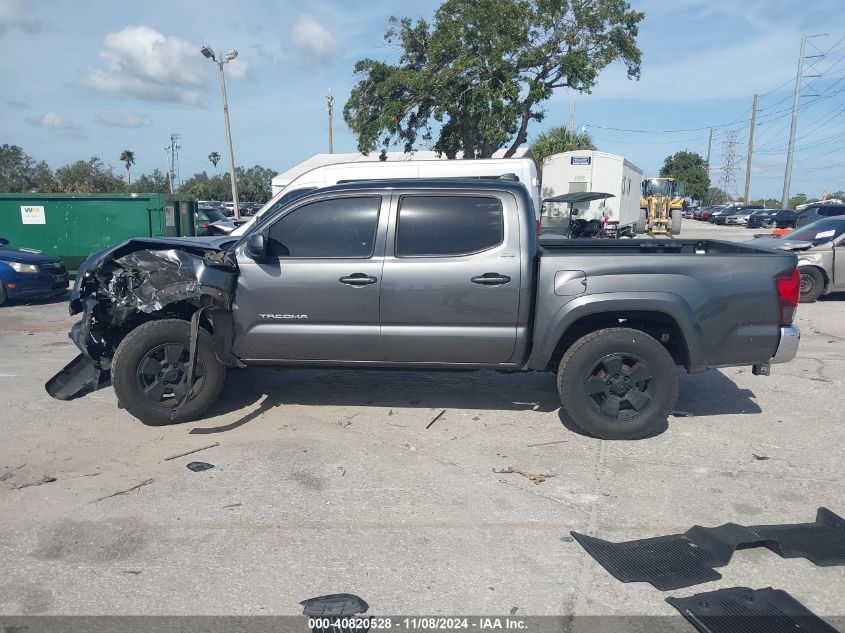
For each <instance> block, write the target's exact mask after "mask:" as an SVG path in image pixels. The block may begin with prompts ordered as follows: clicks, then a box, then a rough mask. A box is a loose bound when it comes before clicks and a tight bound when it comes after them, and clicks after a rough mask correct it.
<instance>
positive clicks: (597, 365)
mask: <svg viewBox="0 0 845 633" xmlns="http://www.w3.org/2000/svg"><path fill="white" fill-rule="evenodd" d="M557 388H558V394H559V395H560V400H561V403H562V404H563V410H564V413H565V414H566V415H568V416H569V418H570V419H571V420H572V421H573V422H574V423H575V424H576V425H578V426H579V427H580V428H581V429H583V430H584V431H586V432H587V433H589V434H590V435H593V436H595V437H599V438H601V439H606V440H632V439H637V438H641V437H644V436H647V435H650V434H652V433H654V432H655V431H656V430H657V429H658V428H659V427H660V425H661V424H663V423H664V422H665V421H666V418H667V417H668V416H669V414H670V413H671V412H672V408H673V407H674V406H675V401H676V400H677V398H678V376H677V374H676V373H675V362H674V361H673V360H672V356H671V355H670V354H669V352H667V351H666V349H665V348H664V347H663V346H662V345H661V344H660V343H658V342H657V341H656V340H655V339H654V338H652V337H651V336H649V335H648V334H646V333H644V332H641V331H640V330H634V329H630V328H621V327H620V328H607V329H604V330H598V331H596V332H591V333H590V334H587V335H585V336H583V337H581V338H580V339H578V340H577V341H575V342H574V343H573V344H572V346H571V347H570V348H569V349H568V350H567V351H566V353H565V354H564V355H563V358H562V359H561V361H560V367H559V369H558V374H557Z"/></svg>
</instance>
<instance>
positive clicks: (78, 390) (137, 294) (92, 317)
mask: <svg viewBox="0 0 845 633" xmlns="http://www.w3.org/2000/svg"><path fill="white" fill-rule="evenodd" d="M237 277H238V268H237V264H236V263H235V262H234V259H233V258H230V254H229V253H228V252H227V251H226V250H225V249H224V248H222V247H221V246H219V245H215V244H213V243H211V242H200V241H198V240H176V239H172V240H166V239H165V240H148V239H143V240H129V241H127V242H124V243H123V244H121V245H118V246H116V247H112V248H109V249H105V250H103V251H100V252H99V253H95V254H94V255H92V256H91V257H90V258H89V259H88V260H87V261H86V262H85V263H84V264H83V265H82V266H81V267H80V270H79V275H78V277H77V280H76V283H75V285H74V289H73V292H72V294H71V302H70V313H71V314H78V313H80V312H81V313H82V318H81V319H80V321H79V322H77V323H75V324H74V325H73V326H72V328H71V331H70V333H69V336H70V338H71V340H73V342H74V343H75V344H76V346H77V347H78V348H79V350H80V351H81V352H82V354H81V355H80V356H78V357H77V358H76V359H74V360H73V361H72V362H71V363H70V364H68V366H67V367H65V368H64V369H63V370H62V371H61V372H59V373H58V374H56V375H55V376H54V377H53V378H51V379H50V380H49V381H48V382H47V384H46V385H45V388H46V389H47V392H48V393H49V394H50V395H51V396H53V397H54V398H57V399H59V400H70V399H73V398H78V397H80V396H83V395H85V394H87V393H90V392H92V391H95V390H96V389H99V388H101V387H104V386H107V385H108V384H110V380H111V376H110V370H111V359H112V357H113V355H114V352H115V350H116V349H117V346H118V345H119V344H120V342H121V341H122V340H123V338H124V337H125V336H126V334H128V333H129V332H130V331H131V330H133V329H134V328H136V327H137V326H138V325H140V324H141V323H144V322H146V321H149V320H152V319H156V318H181V319H185V320H190V319H191V315H192V314H193V313H194V312H196V311H197V310H200V309H201V308H205V310H204V312H205V315H206V316H205V319H206V326H205V327H208V328H210V329H211V330H212V334H213V338H214V343H215V345H214V348H215V353H216V354H217V356H218V358H219V359H220V361H221V362H222V363H223V364H224V365H227V366H230V367H242V366H243V363H241V362H240V360H239V359H237V358H235V357H234V356H232V354H231V352H230V349H231V339H232V336H233V331H232V329H233V323H232V318H231V312H230V311H231V305H232V298H233V294H234V290H235V285H236V283H237Z"/></svg>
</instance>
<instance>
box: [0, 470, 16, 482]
mask: <svg viewBox="0 0 845 633" xmlns="http://www.w3.org/2000/svg"><path fill="white" fill-rule="evenodd" d="M14 476H15V473H14V472H12V471H11V470H7V471H6V472H5V473H3V474H2V475H0V481H6V480H7V479H11V478H12V477H14Z"/></svg>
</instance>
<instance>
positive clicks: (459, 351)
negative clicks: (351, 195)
mask: <svg viewBox="0 0 845 633" xmlns="http://www.w3.org/2000/svg"><path fill="white" fill-rule="evenodd" d="M519 239H520V238H519V216H518V212H517V203H516V199H515V198H514V197H513V196H512V195H511V194H508V193H489V192H484V193H471V192H467V193H455V192H454V190H452V191H444V192H442V193H438V192H431V191H426V192H424V193H423V192H421V193H408V194H404V195H395V196H394V200H393V202H392V203H391V216H390V226H389V228H388V243H387V249H386V253H385V265H384V273H383V283H382V289H381V325H382V347H383V349H384V354H385V359H386V360H388V361H391V362H398V363H474V364H499V363H506V362H508V361H509V360H511V358H512V357H513V356H514V348H515V344H516V338H517V323H518V313H519V296H520V285H521V282H522V276H523V275H525V274H527V273H526V272H523V271H521V269H520V268H521V263H520V262H521V259H520V257H519V254H520V243H519Z"/></svg>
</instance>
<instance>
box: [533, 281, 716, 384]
mask: <svg viewBox="0 0 845 633" xmlns="http://www.w3.org/2000/svg"><path fill="white" fill-rule="evenodd" d="M638 294H645V295H649V296H637V295H638ZM655 295H659V296H655ZM591 299H592V300H591ZM572 304H577V305H572ZM608 327H628V328H633V329H637V330H640V331H643V332H645V333H646V334H648V335H650V336H652V337H653V338H655V339H656V340H657V341H658V342H660V343H661V344H662V345H663V346H664V347H665V348H666V349H667V351H668V352H669V353H670V355H671V356H672V358H673V360H674V361H675V363H676V364H677V365H681V366H683V367H685V368H686V369H687V371H691V372H692V371H701V370H703V369H705V368H706V359H705V357H704V353H703V345H702V335H701V331H700V327H699V325H698V321H697V319H696V318H695V315H694V313H693V311H692V309H691V308H690V307H689V306H688V305H687V304H686V302H684V301H683V300H682V299H681V298H680V297H678V296H677V295H673V294H671V293H628V294H626V295H625V296H624V297H622V296H620V297H617V298H613V299H610V298H607V297H606V296H602V297H589V296H588V297H584V298H582V299H576V300H574V301H571V302H569V303H568V304H565V305H564V306H563V307H562V308H561V310H560V311H559V312H558V314H557V315H555V318H554V319H552V322H551V323H550V324H549V326H548V328H547V330H546V332H545V334H544V335H543V337H542V340H535V345H537V346H538V347H539V348H540V349H539V350H538V349H535V350H534V352H533V354H532V357H531V359H529V363H528V364H529V367H530V368H531V369H536V370H554V368H555V367H556V366H557V363H559V362H560V359H561V358H562V357H563V355H564V353H566V350H567V349H569V347H570V346H571V345H572V344H573V343H574V342H575V341H576V340H578V339H579V338H581V337H582V336H585V335H586V334H589V333H591V332H595V331H597V330H601V329H605V328H608Z"/></svg>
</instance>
